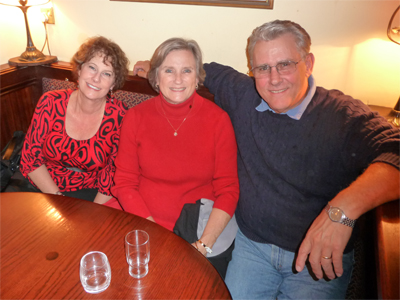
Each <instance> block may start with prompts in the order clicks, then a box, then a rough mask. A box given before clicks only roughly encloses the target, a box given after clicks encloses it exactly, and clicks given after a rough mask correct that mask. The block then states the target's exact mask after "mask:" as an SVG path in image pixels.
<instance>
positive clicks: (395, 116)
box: [386, 109, 400, 127]
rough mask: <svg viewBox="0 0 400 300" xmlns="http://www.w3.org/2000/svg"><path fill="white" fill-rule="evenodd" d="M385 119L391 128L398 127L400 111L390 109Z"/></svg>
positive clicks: (399, 124) (399, 125)
mask: <svg viewBox="0 0 400 300" xmlns="http://www.w3.org/2000/svg"><path fill="white" fill-rule="evenodd" d="M386 118H387V120H388V121H389V122H390V123H391V124H392V125H393V126H395V127H400V111H397V110H394V109H392V111H391V112H390V113H389V115H388V116H387V117H386Z"/></svg>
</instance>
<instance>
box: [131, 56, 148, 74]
mask: <svg viewBox="0 0 400 300" xmlns="http://www.w3.org/2000/svg"><path fill="white" fill-rule="evenodd" d="M149 71H150V61H149V60H145V61H138V62H136V64H135V65H134V66H133V75H137V76H139V77H143V78H147V73H149Z"/></svg>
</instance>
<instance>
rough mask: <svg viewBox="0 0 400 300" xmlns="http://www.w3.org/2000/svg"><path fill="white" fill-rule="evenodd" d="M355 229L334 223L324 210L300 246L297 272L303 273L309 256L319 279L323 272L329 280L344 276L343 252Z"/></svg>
mask: <svg viewBox="0 0 400 300" xmlns="http://www.w3.org/2000/svg"><path fill="white" fill-rule="evenodd" d="M352 231H353V229H352V228H351V227H349V226H346V225H343V224H340V223H335V222H332V221H331V220H330V219H329V217H328V214H327V213H326V212H325V211H324V210H323V211H322V212H321V213H320V214H319V216H318V217H317V218H316V219H315V220H314V222H313V223H312V225H311V227H310V228H309V229H308V231H307V234H306V237H305V238H304V240H303V242H302V243H301V245H300V249H299V253H298V257H297V259H296V270H297V271H298V272H301V271H302V270H303V268H304V266H305V263H306V260H307V256H308V257H309V262H310V264H311V268H312V270H313V272H314V274H315V276H316V277H317V278H318V279H322V277H323V271H324V272H325V274H326V276H327V277H328V278H329V279H334V278H335V275H336V276H338V277H340V276H342V274H343V261H342V259H343V251H344V249H345V247H346V245H347V243H348V241H349V239H350V236H351V233H352Z"/></svg>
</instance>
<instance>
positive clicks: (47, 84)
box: [42, 77, 154, 108]
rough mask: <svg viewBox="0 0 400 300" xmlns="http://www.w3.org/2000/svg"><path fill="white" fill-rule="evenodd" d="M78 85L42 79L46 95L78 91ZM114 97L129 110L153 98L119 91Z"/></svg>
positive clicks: (64, 81)
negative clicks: (56, 91) (51, 92)
mask: <svg viewBox="0 0 400 300" xmlns="http://www.w3.org/2000/svg"><path fill="white" fill-rule="evenodd" d="M76 88H77V85H76V83H75V82H71V81H66V80H58V79H51V78H45V77H44V78H43V79H42V92H43V93H46V92H48V91H54V90H65V89H76ZM114 97H115V98H116V99H118V100H120V101H122V102H124V103H125V104H126V106H128V108H131V107H133V106H135V105H137V104H139V103H140V102H143V101H145V100H147V99H150V98H153V97H154V96H152V95H147V94H140V93H135V92H128V91H122V90H118V91H116V92H114Z"/></svg>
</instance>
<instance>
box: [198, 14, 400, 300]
mask: <svg viewBox="0 0 400 300" xmlns="http://www.w3.org/2000/svg"><path fill="white" fill-rule="evenodd" d="M310 46H311V39H310V37H309V35H308V34H307V32H306V31H305V30H304V29H303V28H302V27H301V26H299V25H298V24H296V23H293V22H290V21H279V20H277V21H273V22H269V23H266V24H264V25H262V26H260V27H258V28H256V29H255V30H254V31H253V33H252V35H251V36H250V38H249V44H248V54H249V58H250V64H251V66H252V69H251V72H252V74H253V75H254V78H252V77H249V76H247V75H245V74H241V73H239V72H237V71H235V70H234V69H232V68H230V67H227V66H222V65H219V64H216V63H211V64H206V65H205V66H204V69H205V70H206V73H207V76H206V81H205V83H204V84H205V86H206V87H208V88H209V90H210V91H211V93H213V94H214V95H215V101H216V103H217V104H218V105H220V106H221V107H222V108H223V109H225V110H226V111H227V112H228V113H229V115H230V117H231V120H232V123H233V126H234V129H235V133H236V138H237V143H238V149H239V151H238V153H239V154H238V172H239V179H240V199H239V203H238V207H237V210H236V219H237V222H238V225H239V232H238V234H237V237H236V242H235V250H234V252H233V258H232V261H231V262H230V265H229V267H228V273H227V276H226V282H227V285H228V288H229V290H230V292H231V294H232V297H233V299H276V298H279V299H281V298H282V299H289V298H291V299H328V298H329V299H340V298H344V297H345V294H346V289H347V285H348V283H349V281H350V277H351V272H352V264H353V239H354V236H353V234H352V233H353V227H354V224H355V222H356V219H357V218H358V217H360V216H361V215H362V214H364V213H365V212H367V211H368V210H370V209H373V208H374V207H376V206H378V205H380V204H382V203H385V202H388V201H390V200H394V199H397V198H399V196H400V195H399V193H400V192H399V141H400V139H399V132H398V130H396V129H394V128H392V127H391V126H390V124H389V123H388V122H386V120H385V119H384V118H382V117H380V116H378V115H377V114H375V113H372V112H371V111H370V109H369V108H368V107H367V106H366V105H364V104H363V103H362V102H361V101H359V100H355V99H353V98H351V97H350V96H346V95H344V94H343V93H341V92H340V91H337V90H326V89H324V88H322V87H317V86H316V84H315V81H314V78H313V76H312V71H313V66H314V55H313V54H312V53H310ZM305 265H306V266H307V267H305Z"/></svg>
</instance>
